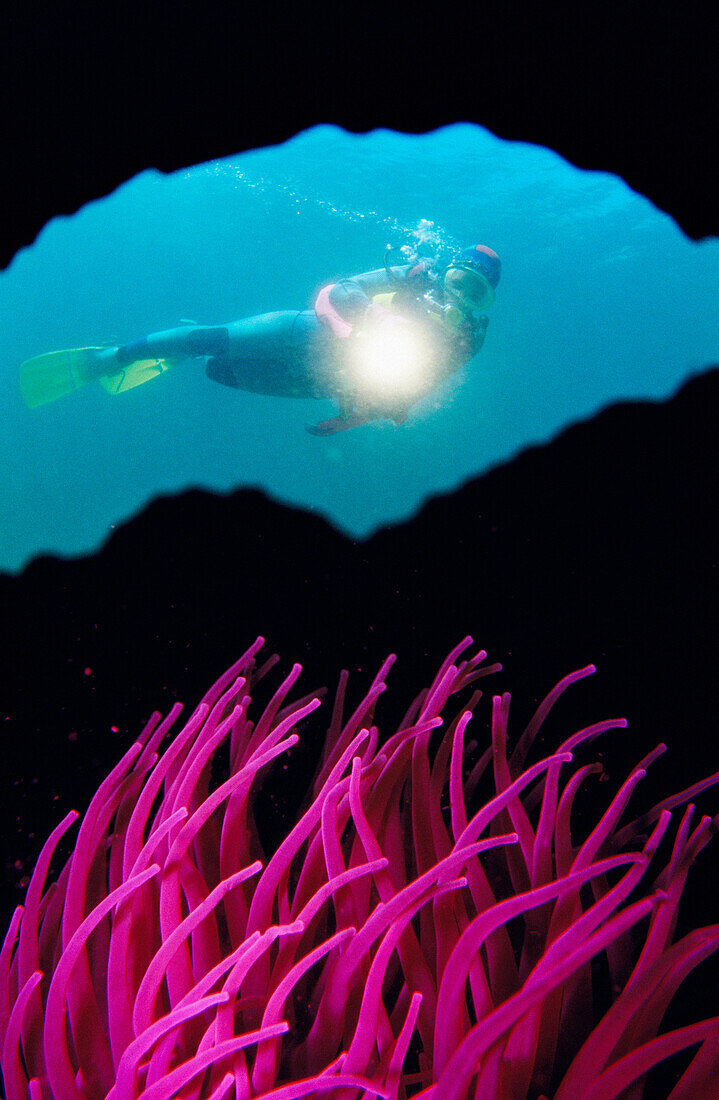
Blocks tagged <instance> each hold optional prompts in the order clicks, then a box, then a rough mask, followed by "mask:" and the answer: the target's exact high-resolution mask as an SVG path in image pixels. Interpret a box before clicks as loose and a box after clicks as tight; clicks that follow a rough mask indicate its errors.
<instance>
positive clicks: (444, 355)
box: [115, 264, 486, 421]
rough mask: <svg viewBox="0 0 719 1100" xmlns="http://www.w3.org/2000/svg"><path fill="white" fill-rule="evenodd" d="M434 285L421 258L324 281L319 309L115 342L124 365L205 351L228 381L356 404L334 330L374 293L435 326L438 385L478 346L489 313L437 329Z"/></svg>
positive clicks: (397, 414) (218, 377)
mask: <svg viewBox="0 0 719 1100" xmlns="http://www.w3.org/2000/svg"><path fill="white" fill-rule="evenodd" d="M430 290H431V291H432V292H433V293H435V294H436V295H438V296H439V299H440V300H441V297H442V294H441V291H440V290H439V289H438V284H437V283H436V281H435V280H434V279H433V278H432V276H431V275H430V274H429V273H428V271H427V270H426V269H425V267H424V266H423V265H422V264H417V265H414V266H412V265H409V264H407V265H405V266H402V267H395V268H392V273H391V275H390V274H389V273H388V272H387V270H386V269H384V268H383V269H381V270H378V271H368V272H364V273H363V274H361V275H355V276H353V277H352V278H349V279H344V280H341V281H339V282H337V283H334V284H331V285H330V286H329V287H328V288H325V290H324V291H323V292H321V293H320V295H319V297H318V305H317V310H316V311H315V310H301V311H295V310H281V311H279V312H275V313H264V314H262V315H260V316H257V317H246V318H244V319H242V320H240V321H232V322H230V323H229V324H226V325H219V326H202V325H186V326H183V327H180V328H175V329H169V330H167V331H165V332H156V333H153V334H151V335H150V336H146V337H143V338H142V339H141V340H135V341H133V342H132V343H131V344H125V345H124V346H123V347H120V348H118V349H117V352H116V353H115V361H116V362H117V363H118V365H120V366H123V365H127V364H130V363H133V362H135V361H137V360H138V359H142V358H150V357H155V358H169V359H172V358H175V359H178V358H182V359H187V358H195V357H208V362H207V364H206V368H205V369H206V372H207V375H208V377H209V378H211V379H212V380H213V381H214V382H220V383H222V384H223V385H225V386H232V387H233V388H235V389H241V390H249V391H251V392H253V393H261V394H268V395H270V396H276V397H305V398H334V399H337V398H338V397H339V398H340V399H341V400H344V401H345V402H348V401H349V402H350V403H351V395H349V397H348V394H347V392H346V390H345V389H344V388H343V386H344V383H343V380H342V367H343V358H344V354H345V348H344V347H343V345H344V340H342V339H341V338H340V336H338V335H337V334H336V330H335V331H333V324H336V323H339V324H342V323H346V324H347V328H348V330H350V329H351V328H353V327H354V326H355V325H357V324H361V322H362V321H363V320H364V317H365V315H366V313H367V311H368V309H369V308H370V307H371V305H372V298H373V296H375V295H378V294H386V293H391V292H394V294H395V296H394V300H393V306H392V308H393V311H395V310H396V312H397V313H399V314H401V315H403V316H405V317H408V318H409V317H412V318H416V319H417V320H418V321H419V322H420V323H425V324H426V323H429V324H430V325H431V326H432V329H433V333H434V336H435V340H436V342H437V346H438V349H439V353H438V359H439V360H440V361H439V362H437V363H436V365H435V366H436V371H435V374H434V384H435V385H436V383H437V382H439V381H440V380H441V379H442V378H444V377H446V376H447V375H448V374H451V373H452V372H453V371H456V370H457V369H458V368H459V367H461V366H463V365H464V364H465V363H467V362H468V361H469V360H470V359H471V358H472V357H473V356H474V355H475V354H476V353H477V351H479V349H480V347H481V346H482V343H483V341H484V333H485V330H486V318H479V319H478V320H477V321H473V320H471V319H469V318H467V319H466V321H464V322H463V323H462V325H461V326H459V327H457V328H456V329H452V330H447V329H446V328H445V327H444V326H442V328H441V331H440V330H439V329H438V326H436V325H434V324H433V323H432V322H431V321H428V318H429V314H430V310H429V308H428V305H427V303H426V302H425V300H424V295H425V294H426V293H427V292H428V291H430ZM321 300H322V301H323V302H324V311H321V310H320V306H319V303H320V301H321ZM318 314H319V316H318ZM330 314H331V315H333V316H330ZM343 335H346V333H343ZM415 400H416V399H415ZM374 415H375V416H377V417H379V416H390V417H392V418H393V419H395V420H398V421H401V420H403V419H404V418H405V417H406V405H405V406H404V407H403V408H401V409H399V408H397V407H396V406H395V407H394V408H390V407H389V406H386V405H385V406H384V407H380V406H379V405H377V406H375V407H374Z"/></svg>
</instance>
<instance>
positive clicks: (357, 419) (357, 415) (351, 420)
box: [305, 410, 378, 435]
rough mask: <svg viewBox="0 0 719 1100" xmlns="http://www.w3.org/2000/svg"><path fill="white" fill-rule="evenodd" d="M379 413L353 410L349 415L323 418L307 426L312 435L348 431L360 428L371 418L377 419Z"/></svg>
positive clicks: (307, 430) (306, 429)
mask: <svg viewBox="0 0 719 1100" xmlns="http://www.w3.org/2000/svg"><path fill="white" fill-rule="evenodd" d="M377 417H378V414H377V413H376V412H374V411H371V410H365V411H364V412H359V411H355V412H351V413H350V414H349V415H348V416H331V417H330V418H329V420H321V421H320V422H319V424H308V425H307V427H306V428H305V431H306V432H309V433H310V435H336V434H337V432H346V431H348V430H349V429H350V428H358V427H360V425H361V424H367V423H369V421H370V420H376V419H377Z"/></svg>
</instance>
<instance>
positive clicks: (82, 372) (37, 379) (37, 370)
mask: <svg viewBox="0 0 719 1100" xmlns="http://www.w3.org/2000/svg"><path fill="white" fill-rule="evenodd" d="M102 350H103V349H102V347H96V348H67V349H66V350H65V351H49V352H47V353H46V354H45V355H36V356H34V358H32V359H26V360H25V362H24V363H23V364H22V365H21V367H20V389H21V391H22V396H23V399H24V401H25V404H26V405H27V406H28V408H29V409H35V408H37V406H38V405H47V404H48V403H49V402H50V401H57V400H58V398H60V397H64V396H65V394H68V393H72V392H73V390H78V389H80V387H81V386H84V385H86V384H87V383H88V382H92V381H93V379H95V378H97V353H98V352H100V351H102Z"/></svg>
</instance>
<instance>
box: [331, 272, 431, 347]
mask: <svg viewBox="0 0 719 1100" xmlns="http://www.w3.org/2000/svg"><path fill="white" fill-rule="evenodd" d="M390 270H391V273H392V274H391V275H390V274H389V273H388V272H387V270H386V269H385V268H380V269H379V270H377V271H365V272H363V273H362V274H361V275H353V276H352V278H351V279H341V280H340V281H339V282H337V283H330V284H328V286H325V287H323V288H322V290H321V291H320V292H319V294H318V295H317V299H316V301H315V313H316V314H317V317H318V318H319V320H320V321H322V323H323V324H326V325H328V326H329V328H331V329H332V331H333V332H334V333H335V335H336V336H339V337H347V336H349V335H350V333H351V332H352V331H353V329H354V327H355V326H356V325H361V324H362V322H363V321H364V320H365V319H366V318H367V317H368V316H372V315H373V314H374V313H378V312H380V311H382V312H385V310H384V307H383V306H378V305H376V304H375V303H374V302H373V301H372V298H373V297H374V296H375V295H376V294H389V293H391V292H392V291H395V290H397V289H399V287H401V285H402V284H403V283H404V282H407V281H409V280H411V279H413V278H415V277H417V276H420V275H422V274H424V268H422V267H420V266H419V265H415V266H414V267H413V266H411V265H410V264H405V265H403V266H402V267H394V268H391V269H390Z"/></svg>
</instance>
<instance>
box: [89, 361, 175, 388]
mask: <svg viewBox="0 0 719 1100" xmlns="http://www.w3.org/2000/svg"><path fill="white" fill-rule="evenodd" d="M174 365H175V364H174V361H173V360H172V359H138V360H137V362H135V363H130V364H129V365H128V366H126V367H123V368H122V370H120V371H118V372H117V374H109V375H106V376H105V377H103V378H101V379H100V385H101V386H102V388H103V389H104V390H105V391H106V393H109V394H112V396H113V397H115V396H116V394H118V393H124V392H125V390H133V389H134V388H135V386H142V385H144V384H145V382H149V381H151V379H153V378H158V377H159V376H160V375H161V374H164V373H165V371H167V370H169V369H170V367H173V366H174Z"/></svg>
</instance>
